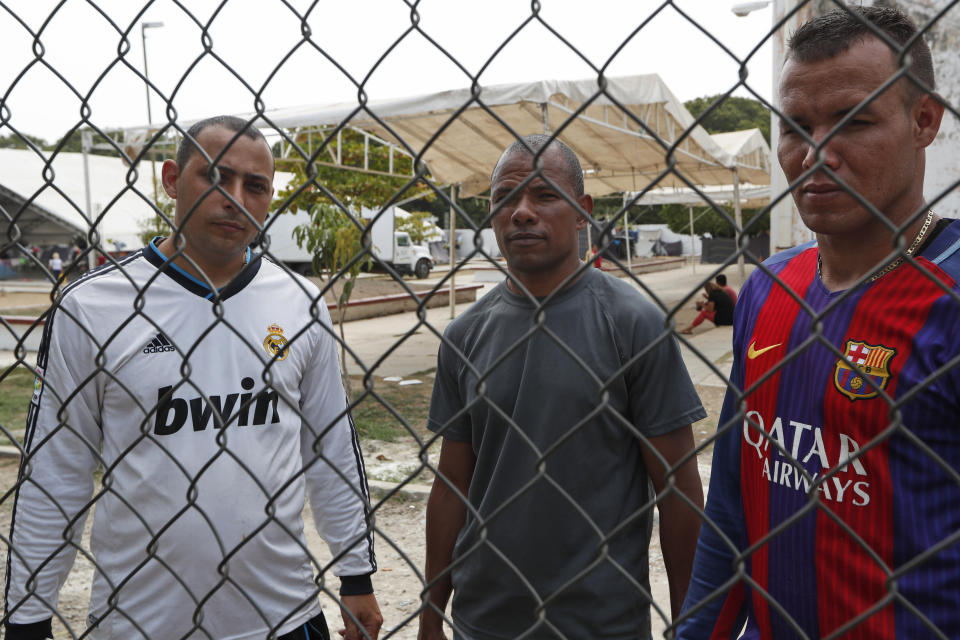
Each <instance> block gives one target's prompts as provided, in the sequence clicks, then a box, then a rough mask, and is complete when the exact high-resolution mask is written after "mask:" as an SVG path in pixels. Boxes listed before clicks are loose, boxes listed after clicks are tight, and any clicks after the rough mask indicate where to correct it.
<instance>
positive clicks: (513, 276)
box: [507, 260, 583, 298]
mask: <svg viewBox="0 0 960 640" xmlns="http://www.w3.org/2000/svg"><path fill="white" fill-rule="evenodd" d="M582 264H583V263H582V262H580V261H579V260H578V261H577V266H576V267H575V268H573V269H569V270H563V271H560V272H550V273H548V274H545V275H541V274H530V273H523V272H517V271H514V270H513V269H511V268H510V267H509V266H508V267H507V271H508V272H509V274H510V275H509V276H507V288H508V289H510V291H512V292H513V293H516V294H519V295H524V294H525V293H529V294H530V295H532V296H534V297H535V298H545V297H547V296H548V295H550V294H551V293H553V292H554V291H556V290H557V289H559V288H561V287H562V286H564V284H566V285H571V284H573V283H574V282H576V281H577V280H579V279H580V276H582V275H583V272H582V271H581V272H580V273H578V274H577V275H576V277H575V278H573V279H572V280H571V281H570V282H566V283H565V281H566V280H567V278H569V277H570V275H571V274H573V273H576V271H577V268H579V266H580V265H582ZM518 283H519V285H523V288H521V287H520V286H519V285H518ZM524 289H526V291H524Z"/></svg>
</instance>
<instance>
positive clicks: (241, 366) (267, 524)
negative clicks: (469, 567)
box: [4, 117, 382, 640]
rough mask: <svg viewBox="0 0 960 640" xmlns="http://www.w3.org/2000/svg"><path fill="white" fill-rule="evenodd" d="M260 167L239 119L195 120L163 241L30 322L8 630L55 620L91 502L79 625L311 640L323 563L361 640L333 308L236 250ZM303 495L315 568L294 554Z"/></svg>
mask: <svg viewBox="0 0 960 640" xmlns="http://www.w3.org/2000/svg"><path fill="white" fill-rule="evenodd" d="M273 172H274V166H273V157H272V154H271V152H270V148H269V146H268V145H267V143H266V141H265V140H264V138H263V136H262V135H261V134H260V133H259V132H258V131H257V130H256V129H254V128H252V127H250V126H249V125H248V123H247V122H245V121H243V120H240V119H237V118H229V117H218V118H212V119H209V120H205V121H202V122H200V123H197V124H196V125H194V126H193V127H191V128H190V129H189V131H188V132H187V135H186V136H185V137H184V140H183V142H182V143H181V146H180V149H179V150H178V153H177V160H176V162H174V161H169V160H168V161H167V162H165V163H164V165H163V172H162V175H163V186H164V189H165V190H166V191H167V193H168V194H169V195H170V196H171V197H172V198H174V199H176V215H175V223H176V230H175V231H174V233H173V234H172V235H171V236H169V237H167V238H158V239H156V240H154V241H153V242H151V243H150V245H149V246H147V247H146V248H144V249H143V250H141V251H139V252H137V253H136V254H134V255H132V256H130V257H128V258H125V259H124V260H123V261H122V262H121V263H119V264H115V265H108V266H106V267H104V268H102V269H99V270H96V271H93V272H91V273H90V274H88V275H87V276H85V277H84V278H82V279H81V280H79V281H77V282H76V283H75V284H73V285H71V286H70V287H68V288H67V289H66V290H65V291H64V293H63V296H62V298H61V300H60V301H59V304H58V306H57V307H56V308H55V310H54V311H53V312H52V313H51V315H50V316H49V317H48V319H47V323H46V327H45V331H44V338H43V343H42V346H41V349H40V353H39V356H38V363H37V369H38V373H39V376H38V380H39V382H40V384H38V388H37V391H36V392H35V394H34V397H33V400H32V402H31V406H30V410H29V415H28V425H27V434H26V438H25V445H26V452H25V455H24V458H23V464H22V468H21V475H20V481H19V483H18V485H17V498H16V503H15V507H14V513H13V519H12V524H11V533H10V554H9V564H8V568H7V586H6V592H5V596H6V597H5V605H6V611H5V615H4V622H5V625H6V630H7V635H6V637H7V638H8V639H10V640H18V639H33V638H48V637H51V618H52V617H53V616H57V617H58V619H61V620H62V618H60V616H61V615H62V612H60V611H59V610H58V607H57V599H58V592H59V590H60V587H61V586H62V584H63V583H64V581H65V580H66V578H67V575H68V573H69V572H70V568H71V565H72V564H73V560H74V557H75V555H76V551H77V549H78V548H81V546H82V545H81V540H80V533H81V532H82V530H83V523H84V520H85V519H86V516H87V514H88V513H89V512H90V511H91V510H92V508H93V506H94V505H96V517H95V518H94V523H93V531H92V535H91V544H90V546H91V550H92V554H93V556H92V559H93V560H94V561H95V563H96V572H95V575H94V580H93V588H92V595H91V599H90V607H89V616H88V618H87V626H88V632H89V634H90V637H93V638H110V639H113V638H122V639H124V640H127V639H131V638H149V639H150V640H160V639H164V638H171V639H172V638H219V639H226V638H230V639H233V640H240V639H249V640H255V639H256V640H263V639H264V638H267V637H268V636H269V637H280V638H282V639H289V640H306V639H308V638H309V639H310V640H314V639H317V638H327V637H328V631H327V628H326V623H325V621H324V619H323V614H322V611H321V609H320V604H319V602H318V599H317V595H318V594H319V592H320V591H325V592H326V593H328V594H330V595H335V594H334V592H333V591H332V589H335V586H334V584H332V581H330V580H328V579H327V577H326V575H327V572H328V570H329V571H330V572H332V573H333V574H335V575H337V576H339V577H340V591H339V600H340V602H341V606H342V607H343V610H344V621H345V624H346V634H345V637H346V638H350V639H354V640H355V639H357V638H360V637H372V638H376V637H377V634H378V631H379V627H380V624H381V623H382V618H381V616H380V612H379V610H378V607H377V602H376V598H375V597H374V596H373V587H372V584H371V580H370V574H371V573H373V571H375V569H376V563H375V559H374V555H373V536H372V530H371V523H370V520H369V513H368V509H367V507H368V504H369V502H368V497H367V487H366V478H365V476H364V470H363V463H362V458H361V456H360V450H359V446H358V442H357V437H356V432H355V430H354V428H353V424H352V421H351V419H350V415H349V413H348V411H347V405H346V399H345V395H344V392H343V387H342V385H341V382H340V371H339V368H338V365H337V357H336V343H335V341H334V339H333V338H332V331H331V328H330V317H329V314H328V312H327V309H326V307H325V306H324V303H323V298H322V297H321V296H320V293H319V291H318V290H317V288H316V286H314V285H313V284H312V283H311V282H309V281H308V280H306V279H304V278H300V277H295V276H293V275H292V274H289V273H287V272H285V271H284V270H283V269H282V268H280V267H279V266H277V265H275V264H273V263H271V262H269V261H268V260H265V259H263V258H261V257H260V256H259V255H253V254H252V253H251V251H250V249H249V245H250V243H251V242H252V240H253V239H254V237H255V236H256V234H257V232H258V230H259V228H260V226H261V225H262V224H263V222H264V220H265V219H266V215H267V210H268V208H269V205H270V199H271V197H272V195H273ZM98 468H101V469H102V471H103V479H102V488H101V489H100V490H99V491H98V492H97V493H96V494H94V493H93V492H94V488H95V486H94V477H93V474H94V471H95V470H97V469H98ZM305 494H307V495H309V497H310V503H311V507H312V510H313V514H314V519H315V521H316V525H317V528H318V530H319V532H320V534H321V535H322V536H323V537H324V539H325V540H326V541H327V543H328V544H329V546H330V549H331V552H332V555H333V562H332V563H331V564H329V565H327V564H320V563H319V562H318V561H317V560H316V559H315V558H313V557H312V556H311V555H310V553H309V551H308V549H307V546H306V541H305V538H304V523H303V520H302V517H301V513H302V511H303V508H304V497H305ZM85 554H86V552H85ZM315 568H319V569H321V571H322V574H321V577H320V578H319V579H315V577H314V573H315V571H314V570H315ZM356 622H359V623H360V626H362V627H363V628H364V631H365V633H366V635H363V633H362V632H361V631H360V630H359V628H358V626H357V624H356ZM72 631H73V633H74V634H80V633H82V632H83V631H84V630H83V629H76V628H74V629H73V630H72Z"/></svg>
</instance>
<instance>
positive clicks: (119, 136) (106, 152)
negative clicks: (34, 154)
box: [53, 129, 160, 159]
mask: <svg viewBox="0 0 960 640" xmlns="http://www.w3.org/2000/svg"><path fill="white" fill-rule="evenodd" d="M107 135H108V136H110V138H111V139H112V140H113V141H114V142H115V143H117V144H118V145H119V146H121V147H122V146H123V145H122V144H120V143H119V142H118V141H120V140H123V131H121V130H119V129H117V130H110V131H107ZM60 144H62V145H63V148H61V149H60V151H69V152H74V153H80V152H81V151H83V134H82V130H81V129H77V130H76V131H74V132H73V133H71V134H70V135H69V136H64V137H62V138H60V139H59V140H57V141H56V143H54V145H53V148H56V147H57V145H60ZM93 144H94V148H93V149H91V150H90V153H91V154H92V155H97V156H112V157H117V158H118V157H120V153H119V152H118V151H117V150H116V149H114V148H113V145H112V144H111V143H110V141H108V140H107V139H106V138H105V137H104V136H102V135H100V134H99V133H97V132H94V133H93ZM98 146H99V147H102V148H97V147H98ZM108 147H109V148H108ZM157 158H158V159H160V157H159V156H157Z"/></svg>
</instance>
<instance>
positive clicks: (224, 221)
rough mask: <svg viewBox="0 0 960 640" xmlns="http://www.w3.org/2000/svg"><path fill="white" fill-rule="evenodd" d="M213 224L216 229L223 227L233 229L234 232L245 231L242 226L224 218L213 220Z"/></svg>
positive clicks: (235, 221)
mask: <svg viewBox="0 0 960 640" xmlns="http://www.w3.org/2000/svg"><path fill="white" fill-rule="evenodd" d="M213 224H215V225H217V226H218V227H225V228H227V229H233V230H235V231H244V230H245V227H244V226H243V224H242V223H240V222H238V221H237V220H230V219H226V218H225V219H221V220H214V221H213Z"/></svg>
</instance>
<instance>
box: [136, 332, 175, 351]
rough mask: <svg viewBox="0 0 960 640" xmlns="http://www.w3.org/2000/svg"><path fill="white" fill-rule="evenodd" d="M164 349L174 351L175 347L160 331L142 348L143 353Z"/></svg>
mask: <svg viewBox="0 0 960 640" xmlns="http://www.w3.org/2000/svg"><path fill="white" fill-rule="evenodd" d="M164 351H176V349H174V348H173V345H172V344H170V341H169V340H167V336H165V335H163V332H162V331H161V332H160V333H158V334H157V337H156V338H154V339H153V340H151V341H150V342H148V343H147V346H145V347H144V348H143V352H144V353H163V352H164Z"/></svg>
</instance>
